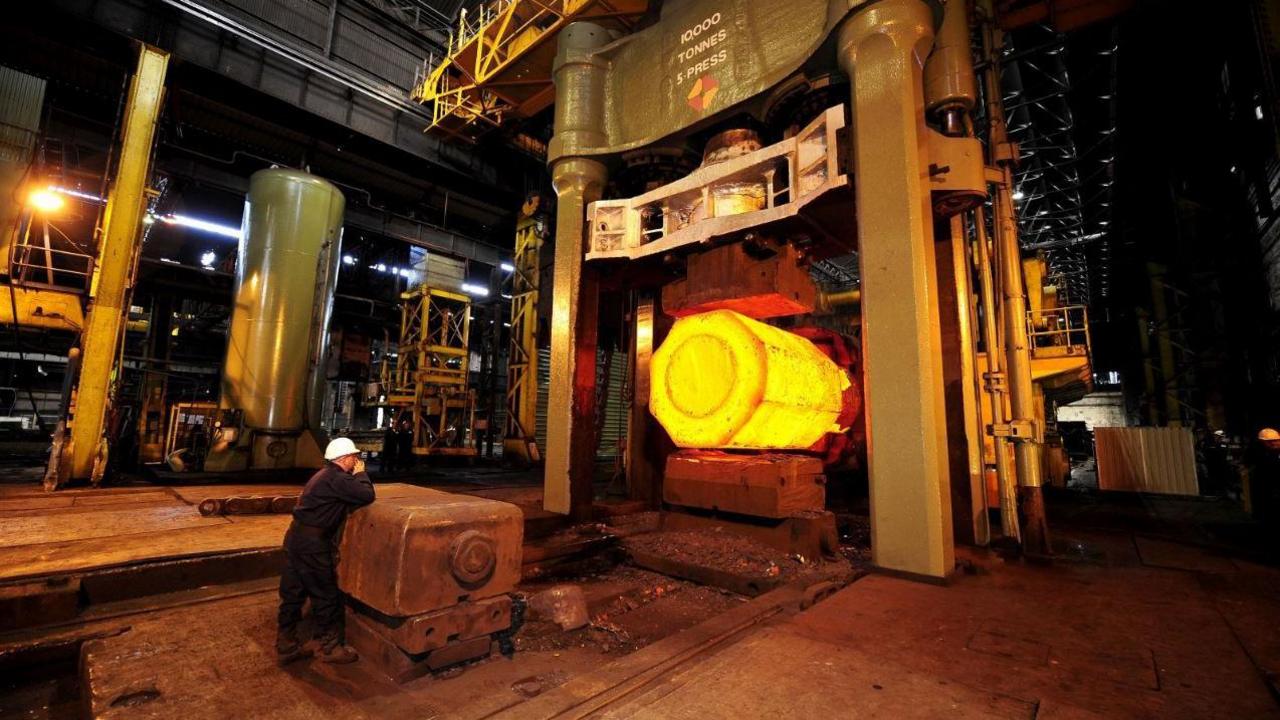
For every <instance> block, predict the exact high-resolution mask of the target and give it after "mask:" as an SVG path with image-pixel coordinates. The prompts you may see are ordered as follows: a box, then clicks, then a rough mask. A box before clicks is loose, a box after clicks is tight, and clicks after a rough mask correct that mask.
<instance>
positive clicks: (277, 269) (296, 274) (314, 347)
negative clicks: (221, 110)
mask: <svg viewBox="0 0 1280 720" xmlns="http://www.w3.org/2000/svg"><path fill="white" fill-rule="evenodd" d="M345 205H346V201H345V199H344V198H343V196H342V193H341V192H340V191H339V190H338V188H336V187H334V186H333V184H331V183H329V182H327V181H325V180H323V179H321V178H318V177H315V176H314V175H309V174H307V173H304V172H301V171H298V170H287V169H282V168H272V169H269V170H262V171H259V172H257V173H254V175H253V177H252V178H250V180H249V196H248V198H247V199H246V201H245V206H244V219H243V221H242V225H241V239H240V252H239V257H238V262H237V264H236V287H235V307H234V308H233V309H232V313H231V330H230V333H229V338H228V343H227V356H226V362H225V363H224V365H223V372H222V398H221V405H222V407H224V408H239V409H241V410H243V411H244V424H245V426H247V427H249V428H253V429H256V430H271V431H293V430H302V429H303V428H317V427H318V425H319V417H320V412H321V404H322V401H323V391H324V374H323V368H321V367H320V365H321V361H322V360H323V357H324V352H325V348H326V345H327V341H328V325H329V315H330V312H331V309H332V304H333V289H334V285H335V284H336V282H337V277H338V262H339V247H340V245H341V242H342V218H343V211H344V208H345Z"/></svg>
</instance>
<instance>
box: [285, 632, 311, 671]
mask: <svg viewBox="0 0 1280 720" xmlns="http://www.w3.org/2000/svg"><path fill="white" fill-rule="evenodd" d="M311 655H312V652H311V650H310V649H309V648H307V647H306V646H304V645H303V644H302V643H301V642H299V641H298V633H297V631H296V630H294V629H292V628H291V629H289V630H280V631H279V632H278V633H276V662H277V663H279V664H280V665H288V664H289V663H291V662H294V661H295V660H301V659H303V658H307V657H311Z"/></svg>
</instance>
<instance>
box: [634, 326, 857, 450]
mask: <svg viewBox="0 0 1280 720" xmlns="http://www.w3.org/2000/svg"><path fill="white" fill-rule="evenodd" d="M849 385H850V382H849V377H848V375H847V374H846V373H845V372H844V371H843V370H841V369H840V367H839V366H837V365H836V364H835V363H834V362H832V361H831V359H830V358H828V357H827V356H826V355H824V354H823V353H822V351H820V350H818V348H817V347H815V346H814V345H813V343H811V342H809V341H808V340H806V339H804V338H802V337H800V336H798V335H794V334H792V333H789V332H787V331H786V330H780V329H778V328H776V327H773V326H771V325H766V324H764V323H762V322H759V321H757V320H752V319H751V318H749V317H747V316H745V315H740V314H738V313H736V312H733V311H732V310H715V311H712V312H707V313H701V314H698V315H690V316H688V317H684V318H681V319H679V320H677V321H676V322H675V325H674V326H673V327H672V328H671V333H670V334H669V335H668V336H667V339H666V341H665V342H663V343H662V347H660V348H658V350H657V351H655V352H654V353H653V361H652V364H651V366H650V388H651V389H650V397H649V403H650V408H651V409H652V412H653V416H654V417H655V418H657V420H658V422H659V423H661V424H662V427H663V428H665V429H666V431H667V432H668V433H669V434H670V435H671V439H672V440H673V441H674V442H675V444H676V445H678V446H680V447H684V448H740V449H758V450H764V449H804V448H808V447H810V446H811V445H813V444H814V443H815V442H817V441H818V440H819V439H821V438H822V436H823V435H825V434H826V433H828V432H842V431H844V430H845V429H846V428H842V427H840V426H839V425H838V424H837V417H838V416H839V415H840V412H841V410H842V409H843V407H844V403H843V399H842V397H843V394H844V391H845V389H846V388H848V387H849Z"/></svg>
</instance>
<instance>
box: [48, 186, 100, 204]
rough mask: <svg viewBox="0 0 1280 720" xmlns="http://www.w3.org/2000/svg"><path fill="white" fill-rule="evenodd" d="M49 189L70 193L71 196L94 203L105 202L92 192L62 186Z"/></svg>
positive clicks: (60, 192)
mask: <svg viewBox="0 0 1280 720" xmlns="http://www.w3.org/2000/svg"><path fill="white" fill-rule="evenodd" d="M49 189H50V190H52V191H53V192H56V193H58V194H60V195H70V196H71V197H78V198H80V199H81V200H88V201H90V202H96V203H104V202H106V200H103V199H102V198H100V197H98V196H97V195H94V194H93V193H87V192H82V191H80V190H73V189H71V188H64V187H51V188H49Z"/></svg>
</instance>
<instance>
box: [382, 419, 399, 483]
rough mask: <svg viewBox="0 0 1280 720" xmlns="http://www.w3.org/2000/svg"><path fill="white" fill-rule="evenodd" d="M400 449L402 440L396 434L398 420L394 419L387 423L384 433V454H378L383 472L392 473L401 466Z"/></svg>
mask: <svg viewBox="0 0 1280 720" xmlns="http://www.w3.org/2000/svg"><path fill="white" fill-rule="evenodd" d="M399 447H400V439H399V437H397V433H396V419H395V417H392V418H391V419H390V420H388V421H387V427H386V428H385V429H384V430H383V431H382V452H381V453H379V454H378V460H379V461H381V463H382V472H392V471H394V470H395V469H396V466H397V465H399V452H398V451H399Z"/></svg>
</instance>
